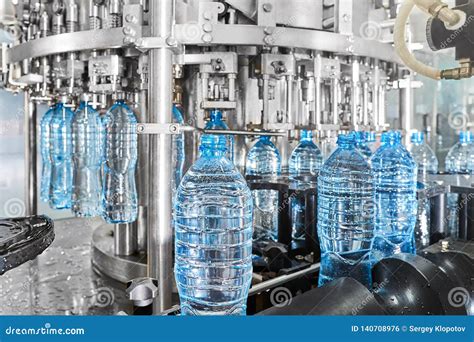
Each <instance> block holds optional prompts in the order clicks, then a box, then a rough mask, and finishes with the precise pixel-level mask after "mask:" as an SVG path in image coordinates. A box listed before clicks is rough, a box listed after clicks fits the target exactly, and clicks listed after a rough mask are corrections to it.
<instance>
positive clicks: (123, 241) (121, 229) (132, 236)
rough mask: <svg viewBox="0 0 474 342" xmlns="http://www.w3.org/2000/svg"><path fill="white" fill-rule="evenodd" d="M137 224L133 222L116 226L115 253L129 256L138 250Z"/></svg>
mask: <svg viewBox="0 0 474 342" xmlns="http://www.w3.org/2000/svg"><path fill="white" fill-rule="evenodd" d="M136 228H137V226H136V225H135V224H133V223H127V224H116V225H115V226H114V248H115V255H122V256H129V255H133V254H135V252H136V251H137V230H136Z"/></svg>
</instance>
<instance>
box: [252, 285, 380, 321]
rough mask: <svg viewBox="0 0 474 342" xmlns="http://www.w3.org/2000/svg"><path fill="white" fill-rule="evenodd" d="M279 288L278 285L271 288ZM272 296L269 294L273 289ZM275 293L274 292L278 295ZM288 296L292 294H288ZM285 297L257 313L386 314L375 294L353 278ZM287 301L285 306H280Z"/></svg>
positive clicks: (290, 314)
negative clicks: (283, 301)
mask: <svg viewBox="0 0 474 342" xmlns="http://www.w3.org/2000/svg"><path fill="white" fill-rule="evenodd" d="M273 291H275V292H276V291H278V288H276V289H273ZM270 293H271V296H272V292H270ZM277 296H278V294H275V298H277ZM289 298H291V297H289ZM289 298H287V300H286V303H280V304H278V306H273V307H271V308H269V309H267V310H264V311H262V312H260V313H258V315H265V316H296V315H307V316H316V315H385V314H386V312H385V311H384V309H383V307H382V306H381V305H380V304H379V303H378V302H377V300H376V299H375V297H374V295H373V294H372V293H370V291H369V290H368V289H367V288H366V287H365V286H364V285H362V284H361V283H359V282H358V281H357V280H355V279H353V278H339V279H336V280H334V281H332V282H330V283H328V284H326V285H325V286H323V287H319V288H316V289H313V290H311V291H308V292H305V293H303V294H301V295H299V296H296V297H294V298H291V300H290V299H289ZM283 304H286V305H283Z"/></svg>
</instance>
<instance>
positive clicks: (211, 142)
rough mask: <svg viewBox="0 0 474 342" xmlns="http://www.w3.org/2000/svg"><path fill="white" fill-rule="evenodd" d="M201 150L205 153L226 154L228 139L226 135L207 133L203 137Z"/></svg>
mask: <svg viewBox="0 0 474 342" xmlns="http://www.w3.org/2000/svg"><path fill="white" fill-rule="evenodd" d="M199 150H200V151H201V153H202V154H203V155H225V153H226V152H227V139H226V137H225V136H224V135H215V134H205V135H203V136H202V138H201V145H200V146H199Z"/></svg>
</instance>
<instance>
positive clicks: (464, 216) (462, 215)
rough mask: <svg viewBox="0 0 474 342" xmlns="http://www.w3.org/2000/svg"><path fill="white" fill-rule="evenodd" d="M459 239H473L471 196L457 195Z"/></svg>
mask: <svg viewBox="0 0 474 342" xmlns="http://www.w3.org/2000/svg"><path fill="white" fill-rule="evenodd" d="M458 208H459V239H461V240H472V239H474V199H473V198H472V195H471V194H460V195H459V203H458Z"/></svg>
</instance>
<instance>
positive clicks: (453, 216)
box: [445, 131, 474, 238]
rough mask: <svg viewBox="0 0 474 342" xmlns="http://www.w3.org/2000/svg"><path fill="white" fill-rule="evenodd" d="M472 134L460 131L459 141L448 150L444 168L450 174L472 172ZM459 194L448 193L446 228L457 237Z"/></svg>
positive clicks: (473, 155) (473, 164)
mask: <svg viewBox="0 0 474 342" xmlns="http://www.w3.org/2000/svg"><path fill="white" fill-rule="evenodd" d="M473 142H474V134H473V133H472V132H468V131H465V132H461V133H460V134H459V142H458V143H457V144H455V145H454V146H453V147H451V149H450V150H449V152H448V155H447V156H446V159H445V170H446V172H447V173H450V174H458V175H472V174H474V144H473ZM458 199H459V195H458V194H455V193H449V194H448V230H449V235H450V236H452V237H453V238H457V236H458V233H459V216H458V215H459V204H458Z"/></svg>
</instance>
